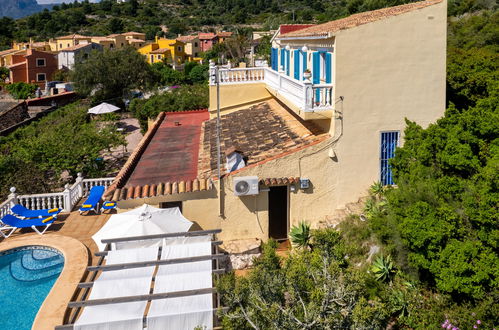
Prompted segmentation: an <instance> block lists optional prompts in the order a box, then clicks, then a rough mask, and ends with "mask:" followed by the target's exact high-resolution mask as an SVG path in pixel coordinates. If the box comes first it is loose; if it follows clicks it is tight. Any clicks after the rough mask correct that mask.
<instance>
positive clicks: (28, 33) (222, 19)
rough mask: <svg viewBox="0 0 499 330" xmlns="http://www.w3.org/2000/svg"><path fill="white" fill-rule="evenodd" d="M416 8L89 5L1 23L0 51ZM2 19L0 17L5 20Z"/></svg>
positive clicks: (167, 2) (248, 2) (468, 6)
mask: <svg viewBox="0 0 499 330" xmlns="http://www.w3.org/2000/svg"><path fill="white" fill-rule="evenodd" d="M408 2H411V1H410V0H367V1H363V0H338V1H319V0H282V1H280V0H230V1H228V0H143V1H138V0H130V1H128V2H126V3H117V2H116V1H114V0H102V1H101V2H99V3H90V2H88V0H85V1H83V2H75V3H70V4H64V3H63V4H61V5H56V6H54V7H53V10H52V11H49V10H44V11H42V12H40V13H36V14H34V15H31V16H29V17H26V18H23V19H20V20H13V19H11V18H7V17H4V18H2V19H0V47H7V46H8V45H9V43H10V42H12V40H14V39H15V40H19V41H27V40H29V38H30V37H32V38H34V39H35V40H45V39H47V38H51V37H56V36H61V35H64V34H68V33H75V32H78V33H82V34H88V35H107V34H110V33H119V32H124V31H131V30H134V31H139V32H145V33H146V34H147V38H148V39H153V38H154V36H156V35H166V36H170V37H175V36H177V34H179V33H180V34H183V33H189V32H196V31H199V30H209V29H214V28H215V27H216V28H217V29H235V28H237V27H241V26H245V25H248V24H253V26H255V27H260V28H262V29H270V28H272V29H275V28H277V27H278V25H279V24H281V23H310V22H314V23H322V22H326V21H329V20H333V19H337V18H341V17H345V16H348V15H351V14H354V13H358V12H361V11H367V10H374V9H379V8H383V7H389V6H395V5H400V4H404V3H408ZM494 6H496V2H495V1H493V0H470V1H460V0H451V1H449V14H450V15H452V16H455V15H462V14H464V13H466V12H471V11H477V10H480V9H492V8H494ZM1 16H2V15H0V17H1Z"/></svg>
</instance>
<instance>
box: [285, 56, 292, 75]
mask: <svg viewBox="0 0 499 330" xmlns="http://www.w3.org/2000/svg"><path fill="white" fill-rule="evenodd" d="M290 63H291V52H290V51H289V50H286V75H288V76H289V67H290V66H291V65H290Z"/></svg>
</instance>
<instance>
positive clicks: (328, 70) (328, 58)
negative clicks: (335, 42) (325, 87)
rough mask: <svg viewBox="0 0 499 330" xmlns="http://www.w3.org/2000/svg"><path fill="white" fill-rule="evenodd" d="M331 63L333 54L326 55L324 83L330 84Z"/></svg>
mask: <svg viewBox="0 0 499 330" xmlns="http://www.w3.org/2000/svg"><path fill="white" fill-rule="evenodd" d="M332 62H333V54H331V53H326V83H327V84H330V83H331V82H332V79H331V75H332V73H333V72H332V64H333V63H332Z"/></svg>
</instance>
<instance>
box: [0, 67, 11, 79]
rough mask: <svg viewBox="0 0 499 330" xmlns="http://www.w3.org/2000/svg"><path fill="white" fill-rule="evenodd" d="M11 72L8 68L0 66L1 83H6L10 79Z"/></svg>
mask: <svg viewBox="0 0 499 330" xmlns="http://www.w3.org/2000/svg"><path fill="white" fill-rule="evenodd" d="M9 74H10V71H9V69H7V68H6V67H3V66H0V81H1V82H5V80H7V78H9Z"/></svg>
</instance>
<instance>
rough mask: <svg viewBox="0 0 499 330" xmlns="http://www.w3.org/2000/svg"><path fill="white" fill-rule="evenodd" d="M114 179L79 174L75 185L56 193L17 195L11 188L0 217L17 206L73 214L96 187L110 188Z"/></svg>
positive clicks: (0, 206)
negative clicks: (59, 210) (60, 210)
mask: <svg viewBox="0 0 499 330" xmlns="http://www.w3.org/2000/svg"><path fill="white" fill-rule="evenodd" d="M113 180H114V178H96V179H83V177H82V175H81V173H78V176H77V178H76V181H75V183H73V185H71V186H70V185H68V184H67V185H66V186H65V187H64V191H62V192H56V193H45V194H32V195H17V194H16V193H15V191H16V189H15V188H14V187H12V188H11V190H10V191H11V194H10V195H9V197H8V199H7V200H6V201H4V202H3V203H2V204H0V217H3V216H4V215H6V214H11V213H12V212H11V210H10V209H11V207H12V206H14V205H15V204H21V205H23V206H25V207H26V208H28V209H32V210H41V209H52V208H61V209H63V211H64V212H71V210H72V209H73V207H74V206H75V205H76V204H78V202H79V201H80V199H81V198H82V197H83V196H85V195H87V194H88V192H89V191H90V189H92V187H94V186H104V187H109V185H111V183H112V182H113Z"/></svg>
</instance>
